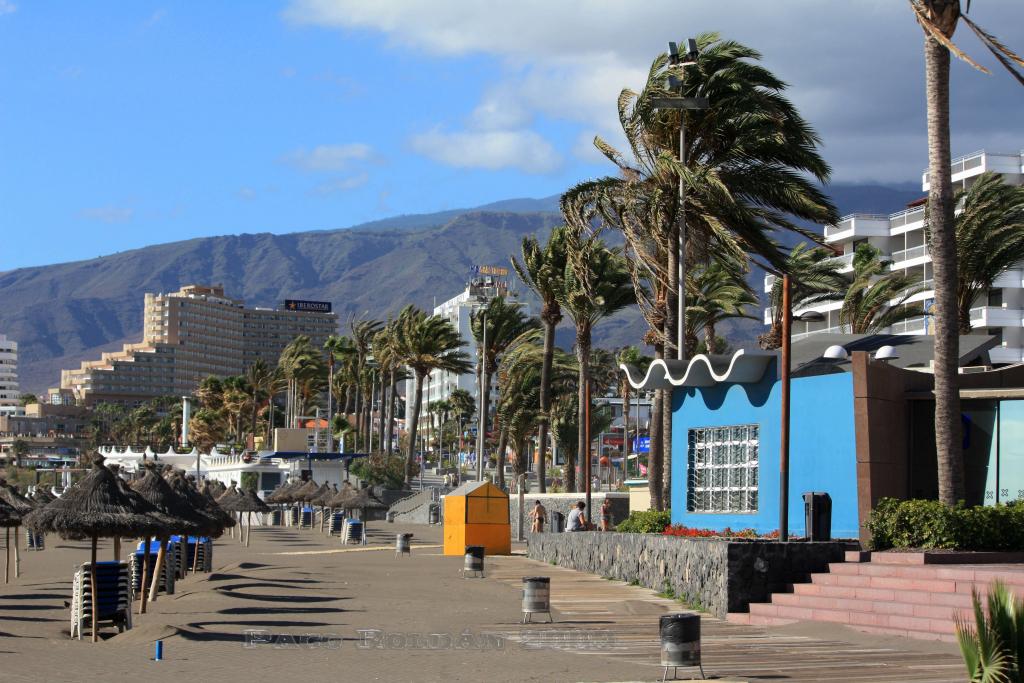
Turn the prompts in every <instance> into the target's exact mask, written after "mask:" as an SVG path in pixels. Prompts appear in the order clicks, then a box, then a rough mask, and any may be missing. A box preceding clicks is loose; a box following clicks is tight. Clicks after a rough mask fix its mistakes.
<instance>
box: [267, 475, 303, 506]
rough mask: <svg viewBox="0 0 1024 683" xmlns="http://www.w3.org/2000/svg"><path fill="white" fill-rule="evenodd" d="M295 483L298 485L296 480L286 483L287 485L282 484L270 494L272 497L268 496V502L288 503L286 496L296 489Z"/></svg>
mask: <svg viewBox="0 0 1024 683" xmlns="http://www.w3.org/2000/svg"><path fill="white" fill-rule="evenodd" d="M295 483H296V482H295V480H291V481H286V482H285V483H283V484H281V485H280V486H278V487H277V488H276V489H274V490H273V491H271V492H270V495H269V496H267V500H266V502H268V503H284V502H286V501H285V496H287V494H288V493H289V492H290V491H291V490H292V489H294V488H295Z"/></svg>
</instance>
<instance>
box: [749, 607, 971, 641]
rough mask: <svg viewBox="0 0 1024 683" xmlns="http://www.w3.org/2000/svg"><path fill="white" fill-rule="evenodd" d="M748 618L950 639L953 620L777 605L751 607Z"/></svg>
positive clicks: (952, 631) (952, 630)
mask: <svg viewBox="0 0 1024 683" xmlns="http://www.w3.org/2000/svg"><path fill="white" fill-rule="evenodd" d="M750 614H751V618H753V617H755V616H757V617H765V618H778V619H796V620H803V621H824V622H831V623H834V624H846V625H848V626H850V627H851V628H859V627H862V626H867V627H872V628H891V629H897V630H901V631H907V632H911V631H913V632H915V633H933V634H939V635H943V634H945V635H952V634H953V633H954V625H953V620H952V619H950V618H932V617H916V616H910V615H905V614H879V613H877V612H870V611H860V610H849V609H827V608H814V607H802V606H795V605H776V604H768V603H755V604H752V605H750Z"/></svg>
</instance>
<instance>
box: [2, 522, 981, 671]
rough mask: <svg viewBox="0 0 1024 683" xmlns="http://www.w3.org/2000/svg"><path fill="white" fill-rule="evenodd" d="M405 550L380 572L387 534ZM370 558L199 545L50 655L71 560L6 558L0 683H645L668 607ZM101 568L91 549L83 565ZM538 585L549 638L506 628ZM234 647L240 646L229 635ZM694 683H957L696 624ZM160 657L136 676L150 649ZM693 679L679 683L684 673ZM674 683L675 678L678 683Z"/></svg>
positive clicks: (434, 549)
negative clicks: (146, 596) (91, 682)
mask: <svg viewBox="0 0 1024 683" xmlns="http://www.w3.org/2000/svg"><path fill="white" fill-rule="evenodd" d="M398 531H411V532H413V533H414V534H415V538H414V540H413V554H412V557H401V558H396V557H395V555H394V552H393V549H392V548H393V540H394V534H395V532H398ZM370 535H371V541H372V543H371V545H370V546H367V547H355V546H353V547H348V548H345V547H343V546H341V545H340V544H339V542H338V541H337V539H329V538H327V537H325V536H323V535H321V534H320V533H319V532H316V531H299V530H294V529H278V528H267V529H257V530H255V531H254V533H253V534H252V546H251V547H250V548H248V549H246V548H242V547H240V546H239V545H238V544H237V543H235V542H233V541H232V540H231V539H230V538H224V539H221V540H218V541H217V542H216V547H215V551H214V566H215V571H214V572H213V573H212V574H209V575H203V574H200V575H198V576H197V577H189V578H188V579H186V580H184V581H181V582H179V584H178V589H177V592H176V594H175V595H173V596H160V598H159V599H158V601H157V603H156V604H155V605H153V606H151V610H150V612H149V613H147V614H145V615H142V616H138V615H137V616H136V622H135V628H134V629H133V630H131V631H128V632H125V633H123V634H120V635H117V634H116V632H115V631H114V630H112V629H111V630H107V631H105V632H104V635H105V639H104V641H103V642H102V643H98V644H96V645H93V644H91V643H89V642H88V640H87V639H86V640H82V641H80V642H79V641H72V640H69V639H68V638H67V632H68V621H67V619H68V610H67V609H66V608H65V607H64V601H65V600H68V599H69V597H70V579H71V573H72V568H73V565H74V564H76V563H78V562H81V561H83V560H86V559H87V558H88V548H87V545H86V544H84V543H73V542H63V541H59V539H55V538H49V539H47V540H48V541H49V544H50V547H49V548H48V549H47V550H46V551H44V552H41V553H29V552H25V551H24V550H23V552H22V576H21V578H20V579H18V580H17V581H16V582H12V584H11V585H9V586H6V587H0V681H40V680H47V681H81V680H83V679H95V678H100V677H103V678H106V679H108V680H124V679H126V678H127V677H129V676H132V677H136V676H137V677H144V680H152V681H163V680H171V679H174V680H176V681H183V680H185V681H187V680H190V679H192V678H194V677H202V680H207V681H235V680H245V681H289V682H290V681H295V680H303V681H320V680H337V681H440V680H444V681H481V680H493V681H641V680H643V681H653V680H656V679H658V678H659V677H660V674H661V669H660V668H659V667H658V666H657V656H658V653H657V649H658V648H657V620H658V616H659V615H660V614H664V613H666V612H670V611H679V610H680V609H681V606H680V605H679V604H678V603H675V602H673V601H670V600H667V599H664V598H660V597H658V596H657V595H655V594H653V593H652V592H651V591H649V590H646V589H643V588H639V587H634V586H628V585H625V584H623V583H621V582H615V581H608V580H605V579H602V578H600V577H595V576H592V575H587V574H581V573H578V572H573V571H570V570H566V569H561V568H558V567H552V566H549V565H544V564H541V563H538V562H534V561H531V560H528V559H526V558H525V557H521V556H520V557H516V556H513V557H505V558H488V560H487V563H488V573H487V577H486V578H484V579H463V578H462V577H461V575H460V571H459V570H460V569H461V566H462V558H448V557H443V556H441V555H440V547H439V545H440V531H439V529H436V528H429V527H401V526H397V525H389V524H386V523H383V522H378V523H375V524H371V525H370ZM110 555H111V549H110V544H109V543H107V544H105V545H104V546H103V547H101V551H100V557H101V559H105V558H109V557H110ZM538 574H540V575H547V576H550V577H551V579H552V594H553V600H552V602H553V606H554V608H555V615H554V617H555V624H554V625H551V626H549V625H547V624H531V625H521V624H520V623H519V621H520V616H521V615H520V611H519V608H520V592H519V591H520V586H521V581H520V580H521V577H523V576H529V575H538ZM247 632H248V633H247ZM703 636H704V637H703V652H704V662H705V671H706V672H707V674H708V676H709V677H716V678H718V679H719V680H738V681H778V680H787V681H823V680H835V681H962V680H963V667H962V664H961V663H960V659H959V656H958V655H957V654H956V651H955V648H954V647H953V646H950V645H946V644H936V643H921V642H913V641H903V640H900V639H891V638H888V639H882V638H875V637H871V636H866V635H862V634H857V633H853V632H851V631H847V630H845V629H843V628H842V627H828V626H824V627H823V626H822V625H821V624H814V625H813V626H810V627H809V626H807V625H797V626H790V627H782V628H769V629H765V628H762V627H754V626H744V625H735V624H729V623H725V622H722V621H719V620H716V619H712V618H710V617H708V618H706V619H705V620H704V621H703ZM156 639H162V640H163V642H164V658H165V659H164V661H162V662H154V661H152V656H153V641H154V640H156ZM693 673H696V672H693ZM684 674H686V675H690V672H684V671H683V670H680V675H681V676H683V675H684Z"/></svg>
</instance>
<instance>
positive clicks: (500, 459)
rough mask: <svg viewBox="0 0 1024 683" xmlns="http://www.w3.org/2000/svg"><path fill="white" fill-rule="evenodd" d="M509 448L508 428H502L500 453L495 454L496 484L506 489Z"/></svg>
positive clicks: (499, 437) (499, 443)
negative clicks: (506, 465)
mask: <svg viewBox="0 0 1024 683" xmlns="http://www.w3.org/2000/svg"><path fill="white" fill-rule="evenodd" d="M506 448H508V428H507V427H502V428H501V432H500V435H499V436H498V452H497V453H496V454H495V461H496V465H495V467H496V469H495V477H494V479H495V483H496V484H497V485H498V487H499V488H502V489H503V488H505V449H506Z"/></svg>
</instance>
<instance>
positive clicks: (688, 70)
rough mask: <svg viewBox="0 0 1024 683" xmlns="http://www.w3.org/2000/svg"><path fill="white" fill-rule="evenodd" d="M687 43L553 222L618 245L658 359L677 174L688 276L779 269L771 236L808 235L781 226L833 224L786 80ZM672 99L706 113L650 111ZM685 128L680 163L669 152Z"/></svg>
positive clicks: (655, 433) (669, 292)
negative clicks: (731, 267) (600, 232)
mask: <svg viewBox="0 0 1024 683" xmlns="http://www.w3.org/2000/svg"><path fill="white" fill-rule="evenodd" d="M697 43H698V45H699V48H700V52H699V55H698V57H697V60H696V63H695V64H693V65H689V66H674V65H671V64H670V63H669V59H668V56H667V55H665V54H661V55H659V56H658V57H657V58H656V59H655V60H654V62H653V63H652V64H651V68H650V71H649V72H648V78H647V83H646V85H645V87H644V89H643V90H642V91H641V92H639V93H636V92H633V91H631V90H628V89H627V90H623V91H622V93H621V95H620V96H619V101H618V111H619V121H620V124H621V126H622V130H623V133H624V134H625V137H626V140H627V142H628V143H629V153H628V154H622V153H620V152H619V151H617V150H616V149H614V148H613V147H612V146H611V145H609V144H608V143H607V142H605V141H604V140H602V139H601V138H595V140H594V144H595V146H596V147H597V148H598V150H599V151H601V152H602V154H604V155H605V156H606V157H608V159H609V160H610V161H611V162H612V163H613V164H614V165H615V167H616V174H615V175H612V176H608V177H605V178H600V179H597V180H593V181H587V182H584V183H581V184H579V185H577V186H576V187H574V188H572V189H571V190H569V191H568V192H567V193H566V194H565V195H563V198H562V213H563V215H565V216H566V220H567V222H569V223H570V225H572V226H573V227H575V228H576V229H577V230H580V231H586V230H590V229H591V226H592V225H593V223H594V220H595V218H596V219H600V222H601V224H603V225H609V226H612V227H614V228H616V229H618V230H621V231H622V233H623V235H624V236H625V240H626V255H627V257H628V260H629V263H630V267H631V271H632V274H633V279H634V283H635V284H640V283H642V282H646V283H649V290H650V291H649V294H646V295H644V294H641V293H640V292H639V291H638V294H637V296H638V303H639V304H640V309H641V311H642V312H643V315H644V318H645V320H646V321H647V324H648V326H649V330H648V334H647V335H646V336H645V341H646V342H647V343H649V344H651V345H653V346H654V349H655V355H656V356H657V357H663V356H664V355H666V354H671V352H672V350H673V348H674V346H675V337H676V320H675V317H676V302H675V297H676V289H677V287H676V284H677V274H678V270H679V268H678V267H677V264H676V253H677V247H676V245H677V243H678V237H679V225H680V223H681V221H680V218H681V215H680V214H681V212H680V210H679V209H680V202H679V191H678V187H679V182H680V177H682V178H683V179H684V180H685V185H686V205H685V207H686V215H685V225H686V233H685V237H686V252H685V255H684V262H683V264H682V265H683V266H685V267H686V268H687V269H688V268H689V266H690V265H692V264H696V263H699V262H701V261H703V260H705V259H706V258H707V256H708V255H709V254H720V255H728V256H730V257H732V258H733V259H734V260H735V261H737V262H739V263H744V262H746V261H747V260H748V259H749V258H757V259H761V260H763V261H767V262H768V263H770V264H773V265H774V266H775V267H781V265H782V264H783V262H784V260H785V256H784V254H783V253H782V252H781V251H780V249H779V246H778V244H777V242H776V241H775V240H773V239H772V235H773V233H774V232H775V231H777V230H780V231H795V232H800V233H802V234H805V235H808V236H809V233H807V232H806V231H804V230H802V229H800V228H799V227H798V226H797V224H796V223H795V222H793V221H792V219H791V217H794V216H795V217H797V218H800V219H803V220H806V221H810V222H814V223H821V222H829V221H832V220H834V219H835V218H836V217H837V215H836V211H835V208H834V207H833V206H832V204H831V202H830V201H829V200H828V198H827V197H826V196H825V195H824V194H823V192H822V191H821V189H820V187H819V185H818V184H820V183H824V182H826V181H827V179H828V177H829V175H830V170H829V167H828V164H826V163H825V161H824V159H822V157H821V155H820V154H819V153H818V145H819V142H820V141H819V138H818V136H817V134H816V133H815V132H814V130H813V129H812V128H811V127H810V125H808V124H807V122H806V121H805V120H804V119H803V118H802V117H801V116H800V114H799V112H798V111H797V110H796V108H795V107H794V106H793V105H792V104H791V103H790V102H789V100H787V99H786V97H785V96H784V92H785V88H786V85H785V83H783V82H782V81H781V80H779V79H778V78H776V77H775V76H774V75H773V74H772V73H771V72H769V71H768V70H767V69H765V68H763V67H762V66H760V65H759V64H757V60H759V59H760V54H759V53H758V52H757V51H755V50H752V49H750V48H748V47H746V46H744V45H741V44H739V43H736V42H734V41H728V40H723V39H721V38H720V37H719V36H718V35H717V34H713V33H707V34H703V35H701V36H699V37H698V38H697ZM677 80H678V81H679V82H680V83H681V88H678V89H677V88H676V87H675V85H674V83H675V82H676V81H677ZM679 96H683V97H701V98H707V99H708V100H709V101H710V104H711V106H710V108H709V109H706V110H698V111H686V112H685V113H684V112H683V110H680V109H662V108H658V107H657V106H656V101H657V100H659V99H664V98H670V97H679ZM684 124H685V126H686V148H685V160H686V163H685V165H684V164H681V163H680V160H679V158H678V152H677V150H678V148H679V132H680V128H681V127H682V125H684ZM670 398H671V392H670V391H665V390H659V391H658V393H657V395H656V398H655V403H654V413H655V414H654V416H653V419H654V420H655V421H656V422H657V423H658V425H657V426H656V427H655V429H654V430H652V439H651V458H650V462H651V469H652V471H653V473H652V475H651V478H650V484H651V495H652V501H653V505H654V507H656V508H659V509H663V508H664V498H665V495H664V494H665V493H666V492H665V491H663V490H662V487H661V486H660V485H659V482H660V478H661V477H662V475H663V470H665V471H666V472H667V471H668V470H669V468H670V458H671V408H670V406H671V403H670ZM661 436H664V437H665V438H664V439H662V438H661ZM662 441H664V443H662Z"/></svg>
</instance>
